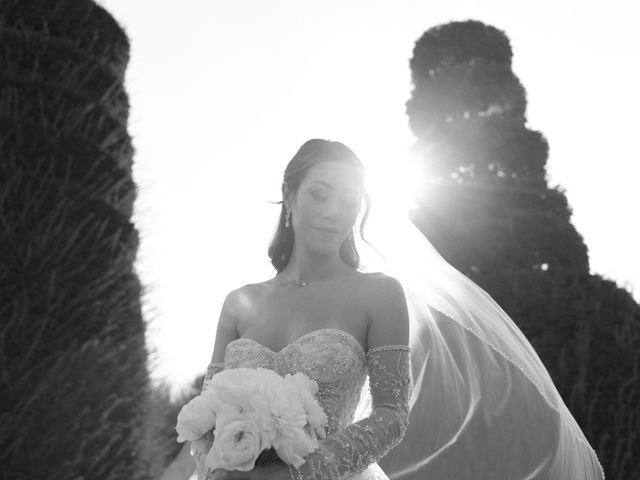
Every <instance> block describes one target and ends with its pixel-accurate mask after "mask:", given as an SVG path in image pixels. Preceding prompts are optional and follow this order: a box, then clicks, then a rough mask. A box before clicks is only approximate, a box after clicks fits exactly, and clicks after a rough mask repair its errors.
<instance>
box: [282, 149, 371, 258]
mask: <svg viewBox="0 0 640 480" xmlns="http://www.w3.org/2000/svg"><path fill="white" fill-rule="evenodd" d="M361 196H362V192H361V183H360V176H359V175H358V170H357V169H356V167H354V166H352V165H349V164H346V163H341V162H336V161H326V162H322V163H318V164H317V165H314V166H313V167H312V168H311V169H310V170H309V172H308V173H307V175H306V177H305V178H304V180H303V181H302V183H301V184H300V187H299V188H298V191H297V192H296V193H295V194H294V195H293V198H292V199H291V202H290V206H291V224H292V226H293V230H294V232H295V242H296V244H297V245H298V246H301V245H300V244H302V245H303V246H304V247H305V248H307V249H309V250H310V251H312V252H315V253H321V254H329V253H332V252H334V251H338V250H339V248H340V245H341V244H342V242H343V241H344V240H345V239H346V238H347V237H348V236H349V234H350V233H351V231H352V229H353V225H354V224H355V221H356V218H357V216H358V211H359V210H360V200H361Z"/></svg>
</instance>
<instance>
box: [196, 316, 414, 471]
mask: <svg viewBox="0 0 640 480" xmlns="http://www.w3.org/2000/svg"><path fill="white" fill-rule="evenodd" d="M409 355H410V348H409V347H407V346H406V345H383V346H378V347H372V348H370V349H369V351H368V352H366V353H365V351H364V350H363V348H362V346H361V345H360V343H359V342H358V341H357V340H356V339H355V338H354V337H353V336H352V335H350V334H349V333H347V332H344V331H342V330H339V329H332V328H327V329H321V330H316V331H313V332H309V333H308V334H307V335H304V336H303V337H300V338H299V339H297V340H295V341H294V342H292V343H291V344H289V345H287V346H286V347H284V348H283V349H282V350H280V351H278V352H274V351H272V350H270V349H269V348H267V347H265V346H263V345H260V344H259V343H257V342H255V341H253V340H250V339H238V340H235V341H233V342H230V343H229V345H228V346H227V351H226V353H225V362H224V363H217V364H211V365H209V367H208V368H207V377H206V378H205V383H206V382H207V381H208V380H209V379H210V378H211V377H213V375H215V374H216V373H218V372H219V371H220V370H223V369H224V368H238V367H263V368H270V369H272V370H274V371H276V372H277V373H279V374H280V375H284V374H285V373H292V374H293V373H296V372H299V371H301V372H303V373H305V374H306V375H308V376H309V377H310V378H313V379H314V380H315V381H316V382H317V383H318V386H319V391H318V395H317V398H318V402H319V403H320V405H321V406H322V408H323V409H324V411H325V413H326V414H327V417H328V418H329V424H328V427H327V437H326V438H325V439H319V442H320V448H318V449H317V450H316V451H315V452H313V453H311V454H309V455H307V456H306V457H305V463H304V464H303V465H302V466H301V467H300V468H299V469H296V468H294V467H290V468H289V472H290V476H291V478H292V479H293V480H311V479H313V480H337V479H346V478H349V476H350V474H356V473H358V472H363V471H364V470H367V468H368V467H369V466H372V464H373V463H375V462H376V461H377V460H379V459H380V458H382V457H383V456H384V455H385V454H386V453H387V452H388V451H389V450H391V448H393V447H394V446H396V445H397V444H398V443H399V442H400V440H401V439H402V437H403V436H404V433H405V431H406V427H407V424H408V416H409V407H408V405H409V398H410V396H411V377H410V368H409ZM367 373H368V374H369V390H370V393H371V395H372V403H373V409H372V412H371V415H369V416H368V417H366V418H364V419H362V420H360V421H358V422H356V423H353V418H354V414H355V409H356V406H357V405H358V401H359V399H360V393H361V391H362V387H363V385H364V382H365V380H366V376H367ZM203 388H204V385H203ZM199 460H200V462H203V460H204V459H199ZM196 463H198V462H196ZM202 467H203V465H200V466H199V468H200V469H201V468H202ZM372 468H373V466H372ZM377 469H378V471H380V472H381V470H380V469H379V467H377ZM199 478H207V479H208V477H199ZM376 478H378V477H376Z"/></svg>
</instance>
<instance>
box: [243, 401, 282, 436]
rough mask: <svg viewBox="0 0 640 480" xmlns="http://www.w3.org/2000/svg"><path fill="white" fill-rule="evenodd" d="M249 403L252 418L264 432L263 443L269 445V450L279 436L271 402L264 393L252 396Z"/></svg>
mask: <svg viewBox="0 0 640 480" xmlns="http://www.w3.org/2000/svg"><path fill="white" fill-rule="evenodd" d="M249 403H250V405H251V409H252V411H251V415H252V418H253V419H254V420H255V422H256V423H257V425H258V427H259V428H260V431H261V432H262V438H263V441H264V442H265V444H268V446H267V447H266V448H269V447H271V446H272V445H273V442H274V441H275V439H276V436H277V434H278V432H277V430H276V423H275V419H274V417H273V413H272V411H271V406H270V404H269V401H268V400H267V399H266V397H265V396H264V395H263V394H262V393H255V394H254V395H252V396H251V399H250V400H249Z"/></svg>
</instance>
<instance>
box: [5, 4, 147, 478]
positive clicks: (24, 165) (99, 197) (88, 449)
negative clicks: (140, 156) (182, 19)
mask: <svg viewBox="0 0 640 480" xmlns="http://www.w3.org/2000/svg"><path fill="white" fill-rule="evenodd" d="M128 59H129V43H128V39H127V37H126V35H125V33H124V32H123V30H122V29H121V28H120V27H119V25H118V24H117V23H116V21H115V20H114V19H113V18H112V17H111V15H109V13H108V12H106V11H105V10H104V9H103V8H101V7H100V6H98V5H97V4H95V3H94V2H92V1H90V0H58V1H49V0H1V1H0V157H1V161H0V392H2V394H1V396H0V425H2V427H1V428H0V464H1V465H2V469H0V478H3V479H25V480H26V479H29V480H30V479H36V478H37V479H39V480H45V479H56V480H59V479H89V478H91V479H92V480H98V479H114V480H115V479H123V478H127V479H146V478H150V471H151V469H152V468H153V465H151V464H152V463H153V462H152V460H151V459H150V458H149V456H150V455H149V453H148V448H146V446H145V445H144V444H143V442H144V437H145V432H146V430H145V428H146V425H147V423H148V421H147V420H146V418H145V412H146V410H147V406H148V401H149V400H148V398H149V393H150V384H149V373H148V366H147V362H148V350H147V346H146V343H145V322H144V321H143V317H142V313H141V295H142V293H143V292H142V288H141V283H140V281H139V279H138V276H137V275H136V272H135V269H134V262H135V259H136V254H137V249H138V232H137V231H136V228H135V226H134V225H133V223H132V221H131V217H132V213H133V205H134V200H135V197H136V188H135V185H134V183H133V180H132V171H131V167H132V159H133V148H132V143H131V138H130V136H129V135H128V133H127V118H128V111H129V104H128V99H127V94H126V92H125V89H124V73H125V69H126V66H127V62H128Z"/></svg>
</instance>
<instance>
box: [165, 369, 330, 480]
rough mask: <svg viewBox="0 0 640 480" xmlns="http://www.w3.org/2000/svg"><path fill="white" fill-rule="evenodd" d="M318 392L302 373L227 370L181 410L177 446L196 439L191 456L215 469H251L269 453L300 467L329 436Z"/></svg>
mask: <svg viewBox="0 0 640 480" xmlns="http://www.w3.org/2000/svg"><path fill="white" fill-rule="evenodd" d="M317 392H318V384H317V383H316V382H315V381H314V380H312V379H310V378H309V377H307V376H306V375H305V374H303V373H301V372H298V373H296V374H295V375H290V374H287V375H285V376H284V377H281V376H280V375H278V374H277V373H275V372H274V371H273V370H268V369H265V368H234V369H229V370H223V371H221V372H219V373H217V374H216V375H214V376H213V377H212V378H211V379H210V380H209V381H208V382H207V383H206V384H205V388H204V390H203V392H202V393H201V394H200V395H198V396H196V397H195V398H194V399H193V400H191V401H190V402H189V403H187V404H186V405H185V406H183V407H182V410H181V411H180V413H179V414H178V423H177V425H176V431H177V432H178V442H184V441H185V440H189V441H191V442H192V446H191V453H192V454H194V455H196V454H197V455H204V456H206V457H205V465H206V466H207V467H209V468H211V469H216V468H223V469H225V470H241V471H248V470H251V469H253V468H254V466H255V464H256V460H258V457H259V456H260V454H261V453H262V452H265V454H266V453H267V452H266V451H267V450H269V449H273V450H275V452H276V453H277V455H278V457H280V459H281V460H282V461H284V463H286V464H288V465H293V466H295V467H299V466H300V465H302V464H303V463H304V458H303V457H304V456H305V455H307V454H309V453H311V452H313V451H314V450H315V449H316V448H318V437H320V438H325V435H326V434H325V426H326V424H327V416H326V414H325V413H324V411H323V410H322V407H321V406H320V405H319V404H318V402H317V401H316V399H315V394H316V393H317Z"/></svg>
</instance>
